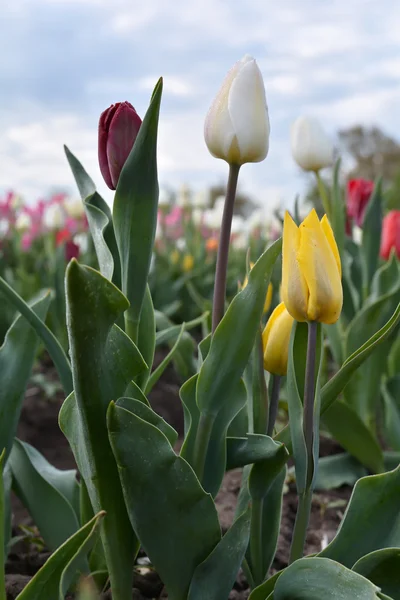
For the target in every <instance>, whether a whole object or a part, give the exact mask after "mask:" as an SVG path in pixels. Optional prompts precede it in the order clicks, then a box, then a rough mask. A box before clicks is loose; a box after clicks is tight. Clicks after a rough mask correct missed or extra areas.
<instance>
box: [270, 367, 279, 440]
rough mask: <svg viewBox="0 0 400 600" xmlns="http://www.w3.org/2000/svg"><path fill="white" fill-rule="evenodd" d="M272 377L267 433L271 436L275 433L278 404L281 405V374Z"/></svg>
mask: <svg viewBox="0 0 400 600" xmlns="http://www.w3.org/2000/svg"><path fill="white" fill-rule="evenodd" d="M271 377H272V391H271V400H270V405H269V415H268V429H267V435H269V436H270V437H271V436H272V434H273V433H274V427H275V421H276V417H277V415H278V406H279V393H280V390H281V376H280V375H271Z"/></svg>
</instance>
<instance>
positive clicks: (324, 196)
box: [315, 171, 331, 221]
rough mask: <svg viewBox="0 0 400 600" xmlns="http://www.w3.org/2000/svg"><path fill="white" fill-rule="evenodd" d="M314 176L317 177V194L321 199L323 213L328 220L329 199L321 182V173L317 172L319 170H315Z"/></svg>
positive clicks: (329, 212) (329, 210)
mask: <svg viewBox="0 0 400 600" xmlns="http://www.w3.org/2000/svg"><path fill="white" fill-rule="evenodd" d="M315 176H316V178H317V185H318V193H319V196H320V198H321V201H322V206H323V207H324V211H325V214H326V216H327V217H328V219H329V221H330V220H331V203H330V200H329V196H328V192H327V189H326V187H325V184H324V182H323V179H322V177H321V175H320V174H319V171H316V172H315Z"/></svg>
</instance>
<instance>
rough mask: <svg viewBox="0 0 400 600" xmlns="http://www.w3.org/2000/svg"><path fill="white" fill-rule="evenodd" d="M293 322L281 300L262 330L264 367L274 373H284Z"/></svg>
mask: <svg viewBox="0 0 400 600" xmlns="http://www.w3.org/2000/svg"><path fill="white" fill-rule="evenodd" d="M293 322H294V319H293V317H291V316H290V314H289V313H288V311H287V310H286V308H285V305H284V303H283V302H281V303H280V304H278V306H277V307H276V308H275V309H274V310H273V312H272V314H271V316H270V318H269V319H268V322H267V324H266V326H265V329H264V331H263V334H262V341H263V353H264V369H265V370H266V371H269V372H270V373H273V374H274V375H286V371H287V363H288V351H289V340H290V332H291V331H292V325H293Z"/></svg>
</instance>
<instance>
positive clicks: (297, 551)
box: [289, 488, 312, 564]
mask: <svg viewBox="0 0 400 600" xmlns="http://www.w3.org/2000/svg"><path fill="white" fill-rule="evenodd" d="M311 502H312V490H311V489H310V488H309V489H307V490H306V491H305V492H304V493H303V494H300V496H299V504H298V507H297V513H296V522H295V524H294V531H293V538H292V545H291V548H290V558H289V564H291V563H292V562H294V561H295V560H298V559H299V558H302V557H303V549H304V542H305V539H306V534H307V527H308V521H309V519H310V511H311Z"/></svg>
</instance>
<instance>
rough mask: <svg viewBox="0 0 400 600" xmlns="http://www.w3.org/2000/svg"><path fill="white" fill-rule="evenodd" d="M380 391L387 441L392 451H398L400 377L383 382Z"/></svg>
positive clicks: (399, 448) (399, 434)
mask: <svg viewBox="0 0 400 600" xmlns="http://www.w3.org/2000/svg"><path fill="white" fill-rule="evenodd" d="M381 389H382V398H383V412H384V425H385V432H386V436H387V440H388V442H389V444H390V446H391V447H392V448H393V449H394V450H400V375H396V376H395V377H391V378H389V379H386V380H384V381H383V382H382V388H381Z"/></svg>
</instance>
